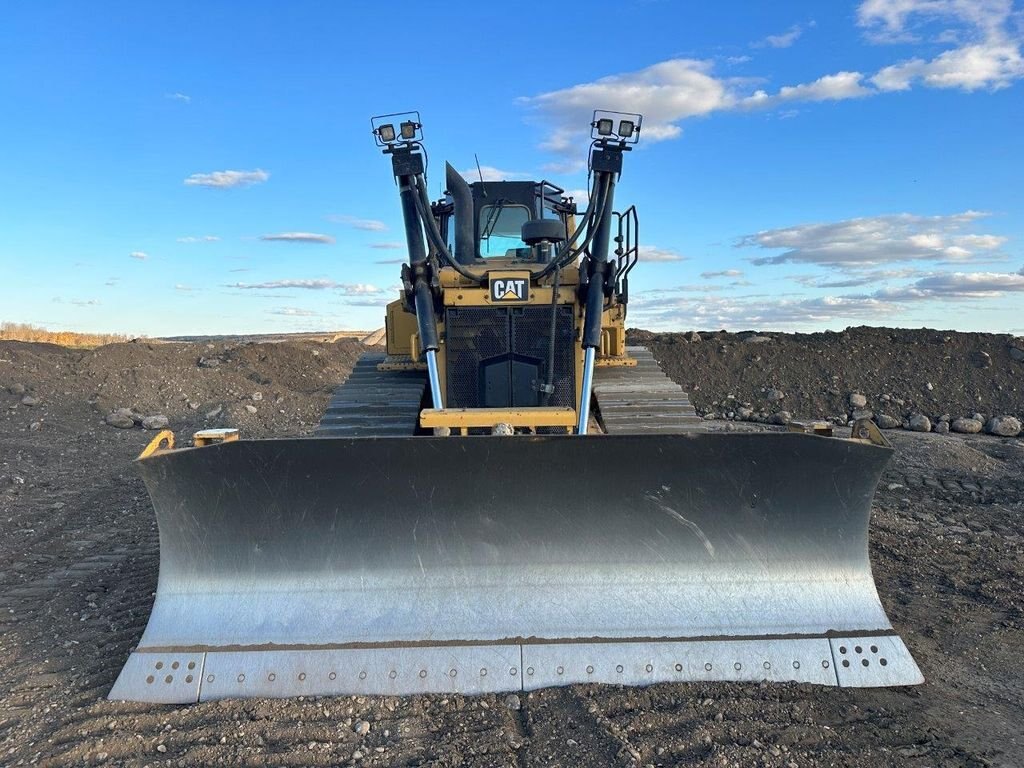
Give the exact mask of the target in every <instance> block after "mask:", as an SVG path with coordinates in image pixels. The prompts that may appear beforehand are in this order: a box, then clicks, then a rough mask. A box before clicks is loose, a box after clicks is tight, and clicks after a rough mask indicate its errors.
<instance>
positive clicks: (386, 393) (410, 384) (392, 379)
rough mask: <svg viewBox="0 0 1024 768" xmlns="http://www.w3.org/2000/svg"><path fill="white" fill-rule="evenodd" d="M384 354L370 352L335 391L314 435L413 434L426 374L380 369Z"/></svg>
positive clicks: (367, 435)
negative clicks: (378, 367) (379, 365)
mask: <svg viewBox="0 0 1024 768" xmlns="http://www.w3.org/2000/svg"><path fill="white" fill-rule="evenodd" d="M384 358H385V355H383V354H381V353H367V354H364V355H363V356H362V357H360V358H359V362H357V363H356V365H355V368H353V369H352V373H351V375H350V376H349V377H348V378H347V379H346V380H345V383H344V384H342V385H341V386H339V387H338V388H337V389H336V390H335V391H334V395H333V397H331V402H330V404H329V405H328V406H327V411H326V412H325V413H324V415H323V418H321V419H320V424H319V425H318V426H317V428H316V431H315V432H314V434H315V435H317V436H318V437H374V436H377V437H383V436H403V435H412V434H414V433H415V432H416V425H417V423H418V422H419V414H420V406H421V403H422V401H423V390H424V389H425V387H426V383H427V382H426V377H425V376H424V375H423V373H422V372H420V371H378V370H377V365H378V364H379V363H381V362H383V360H384Z"/></svg>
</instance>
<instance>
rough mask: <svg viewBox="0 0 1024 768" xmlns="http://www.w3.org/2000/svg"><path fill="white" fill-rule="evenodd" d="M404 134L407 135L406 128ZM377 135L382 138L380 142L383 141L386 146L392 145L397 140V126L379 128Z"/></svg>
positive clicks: (390, 125) (389, 125)
mask: <svg viewBox="0 0 1024 768" xmlns="http://www.w3.org/2000/svg"><path fill="white" fill-rule="evenodd" d="M402 133H403V134H404V133H405V131H404V127H403V131H402ZM377 135H378V136H380V140H381V141H383V142H384V143H385V144H390V143H391V142H392V141H394V140H395V126H393V125H392V124H391V123H387V124H386V125H382V126H380V127H379V128H377Z"/></svg>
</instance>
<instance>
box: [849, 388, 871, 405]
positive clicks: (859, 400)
mask: <svg viewBox="0 0 1024 768" xmlns="http://www.w3.org/2000/svg"><path fill="white" fill-rule="evenodd" d="M867 404H868V399H867V398H866V397H864V395H862V394H861V393H860V392H854V393H852V394H851V395H850V407H851V408H863V407H864V406H866V405H867Z"/></svg>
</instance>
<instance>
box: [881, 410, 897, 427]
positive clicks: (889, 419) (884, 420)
mask: <svg viewBox="0 0 1024 768" xmlns="http://www.w3.org/2000/svg"><path fill="white" fill-rule="evenodd" d="M875 424H877V425H878V428H879V429H897V428H898V427H899V426H900V420H899V419H897V418H896V417H895V416H890V415H889V414H887V413H879V414H878V415H876V416H875Z"/></svg>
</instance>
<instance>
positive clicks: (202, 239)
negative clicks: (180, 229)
mask: <svg viewBox="0 0 1024 768" xmlns="http://www.w3.org/2000/svg"><path fill="white" fill-rule="evenodd" d="M218 240H220V238H219V237H217V236H216V235H200V236H198V237H196V236H194V235H189V236H188V237H179V238H178V242H179V243H216V242H217V241H218Z"/></svg>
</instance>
